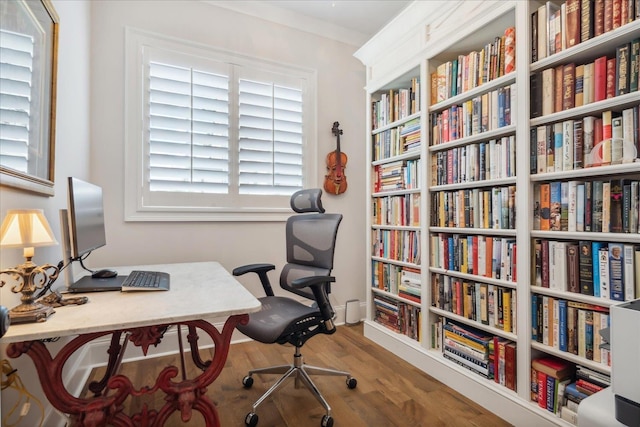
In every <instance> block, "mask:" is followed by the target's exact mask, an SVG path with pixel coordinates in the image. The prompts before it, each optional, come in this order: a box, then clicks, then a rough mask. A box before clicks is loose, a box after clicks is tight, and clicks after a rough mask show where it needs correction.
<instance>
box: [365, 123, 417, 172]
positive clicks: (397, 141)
mask: <svg viewBox="0 0 640 427" xmlns="http://www.w3.org/2000/svg"><path fill="white" fill-rule="evenodd" d="M420 135H421V134H420V119H419V118H416V119H412V120H409V121H408V122H407V123H405V124H404V125H401V126H398V127H395V128H391V129H386V130H383V131H381V132H379V133H376V134H375V135H374V136H373V150H372V154H373V161H374V162H375V161H376V160H382V159H388V158H390V157H394V156H399V155H400V154H404V153H406V152H407V151H411V150H419V149H420V142H421V137H420Z"/></svg>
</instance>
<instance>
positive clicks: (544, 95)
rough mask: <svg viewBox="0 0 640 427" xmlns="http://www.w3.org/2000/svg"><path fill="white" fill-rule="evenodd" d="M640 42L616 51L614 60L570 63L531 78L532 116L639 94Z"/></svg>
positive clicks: (612, 58) (628, 44) (635, 41)
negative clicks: (635, 93)
mask: <svg viewBox="0 0 640 427" xmlns="http://www.w3.org/2000/svg"><path fill="white" fill-rule="evenodd" d="M639 55H640V38H638V39H635V40H633V41H632V42H630V43H625V44H623V45H621V46H618V47H617V48H616V53H615V56H613V55H612V56H611V57H607V56H606V55H605V56H600V57H598V58H596V59H595V60H594V61H593V62H587V63H584V64H576V63H573V62H570V63H567V64H562V65H558V66H555V67H552V68H546V69H544V70H542V71H539V72H537V73H534V74H533V75H531V100H530V102H531V116H532V117H539V116H541V115H542V116H546V115H548V114H552V113H555V112H558V111H564V110H568V109H571V108H575V107H581V106H583V105H587V104H591V103H592V102H598V101H602V100H604V99H610V98H614V97H616V96H620V95H625V94H627V93H631V92H636V91H637V90H638V57H639Z"/></svg>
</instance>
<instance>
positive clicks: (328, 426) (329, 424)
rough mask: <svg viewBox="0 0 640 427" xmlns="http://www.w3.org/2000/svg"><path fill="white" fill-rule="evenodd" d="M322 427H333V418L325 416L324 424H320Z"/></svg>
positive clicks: (323, 418)
mask: <svg viewBox="0 0 640 427" xmlns="http://www.w3.org/2000/svg"><path fill="white" fill-rule="evenodd" d="M320 426H321V427H333V418H332V417H331V416H330V415H325V416H323V417H322V422H321V423H320Z"/></svg>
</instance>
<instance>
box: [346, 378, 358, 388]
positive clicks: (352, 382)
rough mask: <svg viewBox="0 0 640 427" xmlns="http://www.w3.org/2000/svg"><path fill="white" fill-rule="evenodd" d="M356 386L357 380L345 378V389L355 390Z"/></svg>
mask: <svg viewBox="0 0 640 427" xmlns="http://www.w3.org/2000/svg"><path fill="white" fill-rule="evenodd" d="M357 385H358V380H356V379H355V378H353V377H351V378H347V387H348V388H349V389H354V388H356V386H357Z"/></svg>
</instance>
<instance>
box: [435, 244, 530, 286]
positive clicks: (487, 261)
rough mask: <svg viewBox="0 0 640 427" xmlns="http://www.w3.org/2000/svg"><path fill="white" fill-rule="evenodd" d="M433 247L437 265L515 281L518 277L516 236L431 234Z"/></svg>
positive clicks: (450, 269)
mask: <svg viewBox="0 0 640 427" xmlns="http://www.w3.org/2000/svg"><path fill="white" fill-rule="evenodd" d="M430 249H431V265H432V266H434V267H437V268H442V269H445V270H449V271H457V272H460V273H465V274H473V275H475V276H481V277H490V278H493V279H500V280H506V281H508V282H513V283H515V282H516V281H517V279H518V274H517V268H516V266H517V245H516V239H515V237H513V238H512V237H495V236H482V235H469V236H465V235H460V234H447V233H439V234H432V235H431V242H430Z"/></svg>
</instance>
